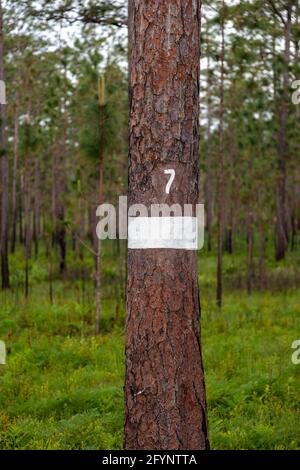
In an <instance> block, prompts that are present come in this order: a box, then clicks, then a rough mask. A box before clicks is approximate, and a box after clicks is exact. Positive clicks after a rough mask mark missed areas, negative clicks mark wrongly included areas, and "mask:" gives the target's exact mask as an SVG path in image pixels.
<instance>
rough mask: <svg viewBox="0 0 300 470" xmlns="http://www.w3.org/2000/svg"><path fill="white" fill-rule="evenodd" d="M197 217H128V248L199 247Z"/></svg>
mask: <svg viewBox="0 0 300 470" xmlns="http://www.w3.org/2000/svg"><path fill="white" fill-rule="evenodd" d="M197 222H198V219H197V217H128V248H129V249H131V250H133V249H143V250H146V249H151V248H167V249H170V248H173V249H178V250H197V249H198V226H197Z"/></svg>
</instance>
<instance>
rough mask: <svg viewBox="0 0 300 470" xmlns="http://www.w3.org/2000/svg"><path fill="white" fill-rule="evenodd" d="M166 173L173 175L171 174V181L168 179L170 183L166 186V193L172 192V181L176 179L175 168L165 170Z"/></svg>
mask: <svg viewBox="0 0 300 470" xmlns="http://www.w3.org/2000/svg"><path fill="white" fill-rule="evenodd" d="M164 174H165V175H171V176H170V179H169V181H168V184H167V186H166V194H170V189H171V186H172V183H173V181H174V179H175V170H174V169H173V168H172V169H170V170H165V171H164Z"/></svg>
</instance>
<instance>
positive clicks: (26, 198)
mask: <svg viewBox="0 0 300 470" xmlns="http://www.w3.org/2000/svg"><path fill="white" fill-rule="evenodd" d="M30 126H31V118H30V112H28V114H27V122H26V145H25V158H24V210H25V297H26V298H27V297H28V294H29V260H30V257H31V227H30V206H31V204H30V202H31V197H30V154H29V152H30Z"/></svg>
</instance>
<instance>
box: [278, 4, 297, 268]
mask: <svg viewBox="0 0 300 470" xmlns="http://www.w3.org/2000/svg"><path fill="white" fill-rule="evenodd" d="M292 6H293V1H292V0H289V1H288V2H287V19H286V21H285V28H284V37H285V51H284V62H285V72H284V74H283V93H282V99H281V103H280V106H279V133H278V170H279V176H278V180H277V191H276V232H275V235H276V236H275V245H276V254H275V256H276V260H277V261H279V260H281V259H283V258H284V256H285V251H286V248H287V246H288V236H289V229H288V223H287V210H286V161H287V157H288V152H289V148H288V136H287V130H288V116H289V103H290V95H289V64H290V53H291V52H290V42H291V27H292Z"/></svg>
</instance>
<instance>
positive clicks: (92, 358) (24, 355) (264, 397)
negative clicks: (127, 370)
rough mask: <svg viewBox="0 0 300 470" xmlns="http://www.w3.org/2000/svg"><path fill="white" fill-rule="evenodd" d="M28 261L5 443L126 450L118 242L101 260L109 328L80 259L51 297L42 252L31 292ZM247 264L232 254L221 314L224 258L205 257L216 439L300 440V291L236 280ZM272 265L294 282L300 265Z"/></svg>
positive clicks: (8, 379)
mask: <svg viewBox="0 0 300 470" xmlns="http://www.w3.org/2000/svg"><path fill="white" fill-rule="evenodd" d="M21 259H22V254H21V253H17V254H16V255H15V256H14V257H13V258H12V268H11V269H12V273H13V282H14V288H13V289H12V291H11V292H7V293H1V294H0V340H4V341H5V342H6V345H7V348H8V350H9V354H8V356H7V364H6V365H5V366H1V365H0V449H120V448H121V447H122V427H123V374H124V317H125V313H124V305H123V303H121V302H120V301H118V298H119V286H118V285H117V284H118V282H117V281H116V279H117V273H118V261H117V259H116V255H115V258H114V260H112V256H111V251H110V248H109V249H107V252H105V254H104V257H103V269H104V292H103V300H102V318H101V328H102V333H101V335H100V336H99V337H95V336H94V335H93V329H94V299H93V282H92V280H91V279H89V280H86V281H85V283H83V282H82V281H81V280H78V275H76V270H77V271H78V270H79V271H80V267H78V264H77V265H75V264H76V263H75V262H74V263H73V265H72V261H71V260H68V263H69V266H70V268H69V272H72V270H73V272H74V273H75V274H73V276H72V275H69V276H67V278H66V279H65V280H64V281H63V282H62V281H61V280H59V279H58V278H56V279H54V281H53V296H54V300H53V304H52V305H51V303H50V302H49V294H48V290H49V286H48V281H47V278H48V274H47V262H46V259H45V258H44V255H39V256H38V258H37V260H36V261H33V262H32V266H31V271H30V295H29V298H28V299H27V300H25V299H24V297H23V287H22V283H23V273H22V261H21ZM85 263H87V264H89V267H90V268H92V267H93V261H92V260H86V261H85ZM288 263H289V264H288ZM244 264H245V257H244V256H242V255H241V256H239V255H233V256H229V255H226V256H225V259H224V271H225V279H226V286H225V292H224V307H223V309H222V311H221V312H220V311H218V310H217V308H216V307H215V301H214V296H215V272H216V266H215V258H214V257H213V256H212V255H208V254H207V253H205V252H200V254H199V277H200V287H201V303H202V343H203V354H204V366H205V372H206V384H207V397H208V409H209V430H210V439H211V446H212V448H213V449H300V428H299V395H300V365H294V364H293V363H292V361H291V356H292V353H293V350H292V349H291V345H292V342H293V341H294V340H296V339H300V328H299V323H300V302H299V289H298V290H297V289H296V287H293V283H291V285H289V286H288V287H287V285H284V288H283V289H280V288H278V285H279V286H280V282H277V283H275V281H274V285H275V284H276V286H277V287H276V288H274V289H272V286H271V290H270V291H264V290H260V291H255V292H254V293H253V294H252V295H248V294H247V293H246V291H245V290H244V289H243V287H242V286H237V285H238V284H239V282H238V281H237V278H236V273H239V276H240V273H241V272H243V271H244V270H245V269H244ZM292 271H293V270H292ZM268 272H269V273H271V274H272V275H273V277H274V279H275V278H276V279H278V278H279V279H280V276H282V278H283V279H285V281H284V282H285V283H286V282H287V281H286V279H288V278H289V275H290V272H291V262H290V261H289V262H285V263H282V264H280V265H279V266H275V263H274V262H273V261H272V260H271V257H270V260H269V261H268ZM72 277H73V278H72ZM272 282H273V281H272Z"/></svg>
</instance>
